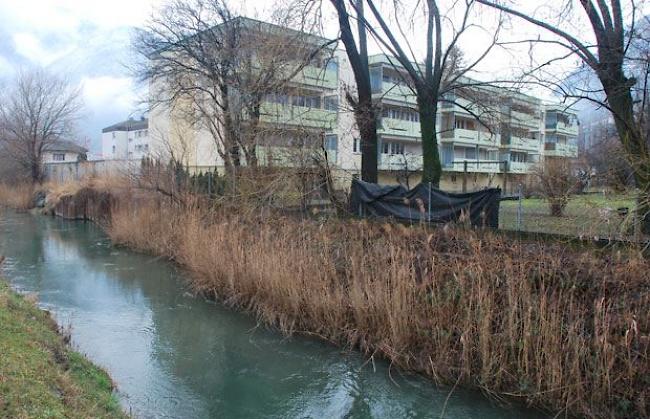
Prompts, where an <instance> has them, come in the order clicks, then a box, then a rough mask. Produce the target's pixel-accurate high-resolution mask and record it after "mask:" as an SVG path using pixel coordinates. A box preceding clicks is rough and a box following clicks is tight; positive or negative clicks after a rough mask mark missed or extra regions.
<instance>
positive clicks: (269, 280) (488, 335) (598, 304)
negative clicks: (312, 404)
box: [64, 192, 650, 418]
mask: <svg viewBox="0 0 650 419" xmlns="http://www.w3.org/2000/svg"><path fill="white" fill-rule="evenodd" d="M122 195H123V196H127V198H128V194H126V195H124V194H122ZM84 196H87V197H88V196H93V195H92V194H88V193H86V192H84ZM116 196H117V195H116ZM75 199H78V198H75V197H74V196H71V197H69V198H66V199H65V200H67V202H74V200H75ZM65 200H64V201H65ZM76 206H77V207H78V208H88V207H93V208H95V207H96V206H94V205H90V206H88V205H86V204H83V203H78V204H77V205H76ZM73 207H74V205H73ZM67 208H69V209H70V208H71V206H69V205H68V206H67ZM111 208H112V213H111V214H110V224H107V225H106V226H107V231H108V233H109V235H110V236H111V238H112V240H113V241H114V242H115V243H118V244H124V245H126V246H129V247H131V248H134V249H138V250H141V251H145V252H149V253H151V254H155V255H163V256H166V257H168V258H170V259H172V260H174V261H176V262H178V263H180V264H181V265H183V266H186V267H188V268H190V269H191V270H192V271H193V273H194V275H193V277H192V278H191V281H192V285H193V287H194V288H195V289H196V290H198V291H199V292H201V293H203V294H205V295H209V296H211V297H213V298H215V299H218V300H220V301H223V302H225V303H226V304H229V305H231V306H235V307H238V308H241V309H244V310H247V311H251V312H253V313H255V314H256V315H257V316H258V318H259V319H260V320H262V321H263V322H265V323H267V324H272V325H274V326H276V327H278V328H279V329H280V330H282V331H283V332H285V333H287V334H291V333H303V334H307V335H312V336H318V337H320V338H323V339H326V340H328V341H331V342H334V343H336V344H338V345H341V346H346V347H351V348H357V349H360V350H361V351H362V352H363V353H365V354H366V355H367V356H373V357H382V358H386V359H388V360H390V361H391V362H392V363H394V364H396V365H399V366H400V367H402V368H404V369H405V370H410V371H416V372H419V373H422V374H424V375H426V376H428V377H430V378H431V379H433V380H434V381H435V382H437V383H445V384H450V385H454V386H455V385H459V386H463V387H468V388H478V389H481V390H483V391H484V392H486V393H488V394H490V395H492V396H495V397H505V398H508V399H517V400H521V401H524V402H526V403H528V404H530V405H534V406H537V407H542V408H545V409H547V410H549V411H552V412H560V413H561V414H563V415H564V414H566V415H575V416H585V417H591V418H609V417H617V418H636V417H644V416H646V415H647V414H648V411H649V410H650V407H649V403H650V396H649V394H648V391H649V390H648V386H647V380H648V376H649V374H650V365H649V362H648V359H649V353H650V339H649V338H648V335H649V330H650V324H649V323H650V319H649V318H648V316H647V313H648V307H650V290H649V287H650V266H649V265H648V262H647V261H646V260H645V259H644V258H643V257H642V256H641V255H640V254H639V253H638V252H635V251H633V250H627V251H619V250H617V251H613V250H604V251H599V252H596V251H594V250H593V249H574V248H568V247H566V246H563V245H562V244H549V243H541V242H530V241H512V240H508V239H506V238H504V237H502V236H499V235H498V234H494V233H489V232H475V231H467V230H462V229H426V228H407V227H403V226H397V225H392V224H387V223H368V222H359V221H351V220H330V221H327V222H320V221H314V220H302V221H300V220H296V219H291V218H286V217H279V218H268V217H267V218H261V217H257V218H256V217H243V216H238V215H234V214H233V213H232V212H224V211H221V212H220V211H218V210H215V209H207V208H204V207H201V206H184V207H183V206H178V205H169V204H165V202H164V200H156V199H152V200H150V201H147V200H142V199H138V200H137V201H134V200H131V199H121V200H120V199H119V198H118V199H116V201H115V202H113V206H112V207H111ZM71 211H72V213H74V212H75V211H74V209H72V210H71ZM84 211H85V210H84ZM79 212H82V211H81V210H80V211H79ZM72 213H69V214H68V215H70V216H71V217H72V218H74V217H73V216H72V215H71V214H72Z"/></svg>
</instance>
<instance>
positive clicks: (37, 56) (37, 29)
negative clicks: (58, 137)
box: [0, 0, 579, 152]
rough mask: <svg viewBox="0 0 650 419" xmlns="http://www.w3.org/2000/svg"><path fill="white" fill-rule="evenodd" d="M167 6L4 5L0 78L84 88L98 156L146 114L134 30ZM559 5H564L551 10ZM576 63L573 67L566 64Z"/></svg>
mask: <svg viewBox="0 0 650 419" xmlns="http://www.w3.org/2000/svg"><path fill="white" fill-rule="evenodd" d="M163 1H165V0H110V1H92V0H20V1H16V0H0V79H10V78H11V77H12V76H13V75H14V74H15V72H16V71H17V70H18V69H21V68H30V67H34V66H40V67H44V68H46V69H48V70H51V71H53V72H55V73H57V74H59V75H62V76H64V77H66V78H67V79H68V80H69V81H70V82H71V83H73V84H80V85H81V87H82V91H83V99H84V103H85V109H86V111H85V113H84V115H83V119H82V122H81V123H80V125H79V138H78V139H76V140H78V141H80V142H81V143H86V144H88V146H89V147H90V148H91V152H92V151H98V150H100V148H101V147H100V138H101V129H102V128H104V127H106V126H109V125H112V124H114V123H116V122H119V121H121V120H124V119H126V118H128V117H136V118H137V117H139V116H140V115H141V112H142V109H143V107H142V105H140V106H139V105H138V104H139V99H141V98H142V97H145V96H146V95H145V94H143V91H142V89H141V88H139V87H138V86H137V85H136V83H135V82H134V80H133V78H132V77H131V74H130V71H129V69H128V66H129V63H130V62H132V60H133V59H134V56H133V53H132V52H131V49H130V45H131V36H132V34H133V30H134V28H136V27H140V26H142V25H143V24H144V23H145V22H146V21H147V19H148V18H149V17H150V16H151V14H152V13H153V12H154V11H155V10H156V8H158V7H160V6H161V4H162V3H163ZM233 1H235V2H236V3H237V0H233ZM554 1H560V0H548V1H547V2H544V4H545V5H546V4H549V3H553V2H554ZM324 3H325V4H328V1H326V0H325V1H324ZM530 3H534V2H527V4H530ZM237 4H238V6H239V7H240V9H241V11H242V12H243V14H245V15H248V16H252V17H258V18H262V19H263V18H264V17H265V16H268V14H269V13H270V12H271V11H272V10H270V9H271V8H272V7H273V6H272V5H273V2H271V1H270V0H266V1H265V0H246V1H243V0H242V1H241V2H240V3H237ZM542 7H544V6H536V8H537V9H539V8H542ZM325 16H326V23H325V35H326V36H336V34H337V32H338V30H337V27H336V23H335V21H334V20H333V19H332V16H331V11H327V10H326V12H325ZM403 18H404V17H403V16H402V17H401V18H400V19H403ZM407 20H409V19H407ZM478 21H480V22H482V23H484V24H486V25H488V26H489V22H492V21H494V16H493V15H489V14H485V13H483V14H482V15H481V16H479V17H478ZM405 28H406V31H407V32H408V33H409V34H411V35H409V37H410V39H414V40H415V42H414V43H413V46H414V49H415V51H416V55H417V54H419V53H420V52H421V50H422V46H423V41H424V39H423V37H422V31H421V28H422V26H421V19H418V17H417V16H415V17H414V18H413V19H410V22H409V23H407V24H406V26H405ZM506 30H507V32H508V36H511V37H513V38H516V37H519V38H523V37H528V36H533V37H534V36H536V33H537V30H536V29H531V28H529V29H523V25H521V22H511V23H509V24H508V25H507V28H506ZM577 30H579V28H577ZM488 39H489V36H487V35H486V33H485V32H484V31H483V32H482V31H481V30H479V29H475V30H473V31H472V32H470V33H468V35H467V36H466V37H465V39H464V40H463V41H462V42H461V46H462V48H463V49H464V50H465V51H466V54H467V56H468V58H469V59H471V57H472V56H476V55H477V54H480V53H481V52H482V51H483V48H484V47H485V45H486V44H487V40H488ZM372 49H373V50H374V52H378V50H379V47H378V46H377V45H376V44H374V46H372ZM553 53H556V52H555V51H549V50H548V48H546V49H545V50H543V51H541V52H539V53H538V54H539V57H543V56H544V54H553ZM529 58H530V57H529V55H528V51H527V49H526V48H525V47H519V48H518V49H510V50H509V51H507V52H506V51H503V50H500V51H496V50H495V51H494V52H493V53H491V54H490V56H489V57H488V59H487V60H485V62H484V63H483V64H482V65H481V67H480V70H481V73H482V74H483V75H484V76H486V77H490V76H494V75H495V74H508V73H512V72H513V71H515V69H519V68H521V66H522V65H524V63H525V62H527V60H529ZM576 64H577V62H575V60H573V62H570V63H568V64H566V65H569V66H572V65H576ZM481 73H479V77H480V74H481Z"/></svg>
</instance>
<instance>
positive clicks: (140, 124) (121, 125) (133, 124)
mask: <svg viewBox="0 0 650 419" xmlns="http://www.w3.org/2000/svg"><path fill="white" fill-rule="evenodd" d="M148 127H149V120H147V119H137V120H136V119H127V120H126V121H122V122H118V123H117V124H113V125H111V126H109V127H106V128H104V129H103V130H102V132H113V131H137V130H141V129H147V128H148Z"/></svg>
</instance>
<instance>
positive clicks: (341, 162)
mask: <svg viewBox="0 0 650 419" xmlns="http://www.w3.org/2000/svg"><path fill="white" fill-rule="evenodd" d="M244 20H246V19H244ZM246 21H247V20H246ZM251 22H253V23H252V24H253V25H259V24H263V25H269V24H266V23H260V22H257V21H252V20H251ZM271 26H273V25H271ZM274 28H275V29H276V30H277V29H278V27H274ZM313 39H314V42H315V45H318V44H319V43H320V44H321V45H322V44H323V43H325V41H326V40H324V39H322V38H318V37H313ZM332 55H333V57H332ZM369 63H370V73H371V86H372V90H373V98H374V100H376V102H377V104H378V105H379V109H380V112H381V115H380V118H379V127H378V136H379V138H378V140H379V156H378V162H379V163H378V164H379V167H378V169H379V173H380V176H379V181H380V183H389V184H390V183H393V184H394V183H396V182H400V183H405V181H406V180H408V183H409V185H410V186H414V185H415V184H417V182H419V180H420V179H421V169H422V147H421V135H420V121H419V113H418V112H417V104H416V98H415V95H414V94H413V92H412V91H411V89H410V88H409V87H408V86H407V85H406V83H405V82H404V80H408V77H407V76H406V74H405V73H404V72H403V71H402V70H401V69H400V68H401V66H400V65H399V64H398V63H397V61H396V60H395V59H391V58H390V57H388V56H386V55H383V54H378V55H373V56H371V57H369ZM354 85H355V83H354V76H353V73H352V69H351V67H350V64H349V62H348V59H347V56H346V54H345V51H341V50H337V51H327V50H325V51H323V54H322V55H321V56H319V57H316V59H314V60H313V62H311V63H310V65H308V66H306V67H305V68H304V69H303V70H302V71H301V72H300V73H299V74H298V75H297V76H296V77H294V79H292V80H291V82H290V83H289V86H288V88H287V89H285V91H284V92H283V93H282V94H275V95H269V96H268V97H267V100H266V101H265V103H264V104H263V106H262V114H261V122H262V123H263V124H265V125H266V126H268V127H269V130H268V132H269V133H270V134H269V135H267V137H265V139H264V140H261V142H260V144H259V145H258V147H257V157H258V160H259V164H261V165H265V164H269V165H270V164H272V165H285V166H291V165H292V157H289V158H287V154H286V153H283V150H284V151H289V150H295V149H296V145H297V144H301V141H304V139H309V141H314V140H318V139H324V142H325V146H326V149H327V151H328V158H329V160H330V163H331V167H332V168H333V169H334V171H335V177H336V179H337V180H338V181H339V184H340V185H341V186H342V187H344V186H347V185H349V181H350V179H351V178H352V177H353V176H355V175H358V174H359V173H360V169H361V147H360V141H359V134H358V130H357V128H356V124H355V120H354V115H353V113H352V111H351V109H350V107H349V106H348V105H347V104H346V98H345V94H346V91H353V90H354ZM487 102H489V103H487ZM479 114H480V115H487V116H486V117H485V118H482V119H481V120H478V119H477V118H476V117H475V116H474V115H479ZM150 124H151V129H152V130H155V132H157V133H159V134H161V135H160V138H159V139H155V140H154V141H153V143H152V148H153V149H156V150H157V152H162V150H165V149H170V147H169V144H163V143H164V142H168V139H169V138H173V137H178V138H182V139H183V143H184V145H183V147H182V150H179V149H178V148H177V149H176V157H179V156H180V157H181V159H182V161H183V163H184V164H185V165H187V166H191V167H194V168H196V169H197V170H206V169H212V168H214V167H217V168H222V167H223V164H224V163H223V161H222V159H221V158H220V156H219V155H218V153H217V151H216V146H215V142H214V139H213V138H212V137H211V136H210V135H208V133H207V132H201V131H197V130H194V129H192V128H189V127H188V126H187V125H186V124H184V123H183V121H182V120H179V119H177V118H174V116H173V115H172V113H171V112H169V110H166V109H160V108H158V109H154V111H152V112H151V113H150ZM437 126H438V129H439V135H438V140H439V152H440V156H441V162H442V166H443V176H442V179H441V185H440V186H441V188H442V189H445V190H450V191H461V190H475V189H480V188H483V187H486V186H502V187H503V186H505V185H507V184H508V183H510V184H511V185H514V184H515V183H520V182H525V177H526V175H527V174H529V173H530V171H531V169H532V168H533V166H534V165H535V164H537V163H539V162H540V161H541V160H542V159H543V158H544V157H545V156H554V157H576V156H577V146H576V147H574V144H575V141H576V138H577V119H576V116H575V114H574V113H571V112H567V111H566V110H564V109H563V108H562V107H560V106H552V105H548V106H545V105H544V104H543V103H542V101H541V100H540V99H538V98H535V97H532V96H529V95H525V94H522V93H518V92H513V91H511V90H507V89H498V88H495V87H490V88H475V87H472V88H459V89H457V90H456V91H455V92H454V94H453V95H447V97H445V98H444V99H443V100H442V101H441V103H440V106H439V116H438V121H437ZM109 151H110V150H109ZM508 189H509V187H508Z"/></svg>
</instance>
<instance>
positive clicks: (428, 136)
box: [418, 94, 442, 188]
mask: <svg viewBox="0 0 650 419" xmlns="http://www.w3.org/2000/svg"><path fill="white" fill-rule="evenodd" d="M418 108H419V111H420V131H421V135H422V182H423V183H429V182H431V183H432V185H433V186H434V187H436V188H438V187H440V177H441V175H442V165H441V164H440V153H439V152H438V139H437V133H436V122H437V121H436V116H437V113H438V105H437V102H436V100H435V99H433V98H431V97H430V95H422V94H418Z"/></svg>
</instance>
